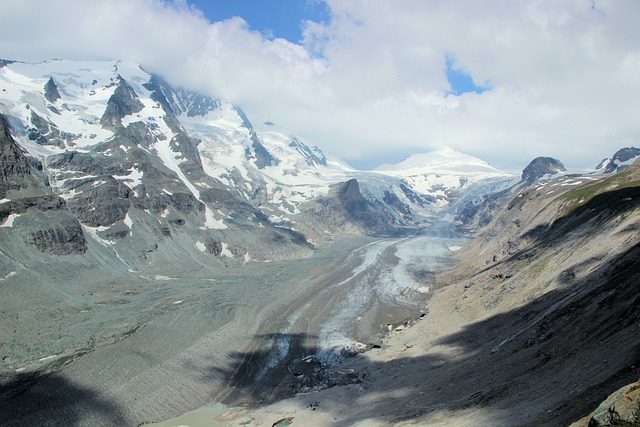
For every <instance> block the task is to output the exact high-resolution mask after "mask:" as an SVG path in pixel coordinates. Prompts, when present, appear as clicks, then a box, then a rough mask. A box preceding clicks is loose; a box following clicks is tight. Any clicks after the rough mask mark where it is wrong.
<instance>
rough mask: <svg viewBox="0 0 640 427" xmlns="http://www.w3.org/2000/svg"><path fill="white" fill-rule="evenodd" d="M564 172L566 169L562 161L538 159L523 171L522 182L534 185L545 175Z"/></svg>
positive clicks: (546, 158) (545, 158) (547, 158)
mask: <svg viewBox="0 0 640 427" xmlns="http://www.w3.org/2000/svg"><path fill="white" fill-rule="evenodd" d="M563 171H566V169H565V167H564V165H563V164H562V163H561V162H560V160H558V159H554V158H552V157H536V158H535V159H533V160H532V161H531V163H529V165H528V166H527V167H526V168H524V170H523V171H522V180H523V181H526V182H528V183H532V182H534V181H535V180H537V179H539V178H542V177H543V176H545V175H555V174H556V173H558V172H563Z"/></svg>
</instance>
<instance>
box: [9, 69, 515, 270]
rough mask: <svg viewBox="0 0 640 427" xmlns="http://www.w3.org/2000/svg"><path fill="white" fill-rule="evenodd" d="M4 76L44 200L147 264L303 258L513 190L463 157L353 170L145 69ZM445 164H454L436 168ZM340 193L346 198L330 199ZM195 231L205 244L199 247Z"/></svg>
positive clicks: (504, 178) (16, 137)
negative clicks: (497, 188) (207, 258)
mask: <svg viewBox="0 0 640 427" xmlns="http://www.w3.org/2000/svg"><path fill="white" fill-rule="evenodd" d="M3 64H4V66H3V68H1V69H0V85H1V86H2V92H1V93H0V113H1V114H4V115H5V116H6V118H7V120H6V122H7V123H8V124H9V126H10V128H11V131H10V132H9V131H7V132H8V133H7V138H9V139H12V140H13V144H12V146H16V147H19V150H21V151H22V152H23V153H24V155H25V156H26V157H25V158H27V159H29V160H28V161H29V162H31V163H32V164H33V165H34V166H35V169H36V170H39V173H40V175H42V179H44V180H45V182H48V184H45V186H44V187H47V188H44V187H43V191H45V190H46V191H48V192H49V194H50V195H57V196H59V197H61V198H62V199H63V201H64V204H61V206H63V208H64V209H65V210H67V211H68V212H70V213H71V214H72V215H73V216H75V217H76V219H77V221H78V222H79V223H80V224H81V225H82V227H81V232H80V233H75V231H74V233H72V234H79V235H80V236H81V238H82V239H84V240H95V241H96V242H98V243H100V244H102V245H105V244H106V245H109V246H113V247H118V246H123V249H124V247H127V248H129V250H133V251H134V252H137V253H138V257H140V256H143V255H144V258H146V262H147V264H148V265H151V264H149V263H153V257H154V255H153V254H154V252H156V248H160V249H158V250H162V247H163V246H171V245H172V244H173V243H175V242H171V240H172V239H171V238H172V237H173V236H177V235H179V236H181V237H180V238H181V239H182V240H183V243H182V244H181V246H182V250H184V249H185V247H184V244H187V243H188V240H189V239H191V243H190V245H188V244H187V246H188V247H189V249H188V251H194V250H197V251H200V252H203V253H211V254H214V255H215V256H216V257H218V258H220V255H221V254H222V253H223V252H222V251H218V250H210V249H206V248H215V247H218V248H219V247H223V246H224V247H227V248H230V250H229V251H226V252H224V253H226V254H227V255H228V254H229V253H231V254H233V256H227V257H226V258H225V257H223V263H228V262H231V261H239V262H246V261H247V260H249V259H257V260H266V259H274V258H275V259H277V258H279V257H291V256H296V257H297V256H300V255H303V254H304V253H305V252H307V253H308V250H309V248H310V247H312V246H314V245H321V244H322V243H323V241H326V240H327V239H332V238H333V236H335V235H338V236H339V235H342V234H345V233H347V234H350V233H362V232H365V233H389V232H397V231H401V230H404V229H407V228H412V227H413V228H415V227H418V226H419V223H420V221H423V220H425V219H426V220H428V219H429V218H430V217H432V216H433V215H435V214H437V213H438V212H439V211H440V210H441V209H442V208H443V207H446V206H447V205H448V204H449V203H450V202H451V201H452V200H454V199H456V198H457V197H459V196H460V194H461V193H463V192H464V189H465V188H467V187H469V186H470V185H471V184H473V183H474V182H480V181H483V180H486V179H493V180H498V181H501V182H505V183H506V182H509V181H510V180H511V178H512V177H511V175H509V174H506V173H503V172H501V171H498V170H496V169H493V168H491V167H489V166H488V165H486V164H484V165H482V166H481V167H479V168H478V167H476V166H473V167H471V169H470V168H469V165H474V164H476V165H479V164H481V163H482V162H480V161H479V160H478V159H474V158H472V157H471V156H466V157H465V156H463V155H461V154H460V153H456V152H455V151H453V150H449V151H446V150H445V151H446V152H443V154H439V153H433V154H432V155H431V157H427V158H425V159H424V160H425V161H426V162H427V163H426V164H425V165H423V167H422V168H420V167H419V165H417V166H418V167H417V168H416V167H415V166H416V165H414V166H413V167H412V169H411V173H407V171H408V169H407V168H406V167H405V166H403V165H398V167H397V168H395V170H394V171H392V172H389V171H381V172H361V171H354V170H352V169H350V168H348V167H345V166H343V164H342V163H341V162H339V161H337V160H335V159H331V158H328V157H327V156H325V154H324V153H322V151H320V149H319V148H317V147H310V146H308V145H307V144H306V143H305V142H304V141H303V140H302V139H301V138H299V137H296V136H292V135H290V134H287V133H286V132H285V131H281V130H279V129H278V128H277V127H276V126H274V125H270V126H267V127H266V128H265V130H264V131H260V132H258V131H257V130H256V129H255V128H254V126H253V125H252V123H251V122H250V120H249V118H248V117H247V116H246V114H245V113H244V112H243V111H242V110H241V109H240V108H239V107H237V106H234V105H231V104H229V103H226V102H224V101H222V100H219V99H213V98H210V97H206V96H202V95H200V94H196V93H193V92H189V91H186V90H184V89H174V88H173V87H171V86H170V85H169V84H168V83H167V82H166V81H165V80H163V79H162V78H161V77H159V76H155V75H152V74H148V73H147V72H146V71H144V70H143V69H142V68H140V67H139V66H137V65H136V64H130V63H122V62H120V61H116V62H113V63H104V62H97V63H83V62H80V63H76V62H72V61H46V62H43V63H38V64H25V63H20V62H11V61H5V62H3ZM6 128H7V126H5V129H6ZM434 156H435V157H434ZM438 156H441V157H442V156H444V159H445V162H444V163H443V162H442V161H440V162H439V163H437V164H436V167H433V166H431V167H430V166H429V165H428V163H429V160H428V159H429V158H430V159H434V158H438ZM431 161H432V162H433V160H431ZM456 162H457V163H456ZM38 164H40V165H38ZM443 164H448V165H449V166H451V165H454V164H457V165H458V166H457V167H453V168H449V169H450V170H443V169H442V165H443ZM474 167H475V168H476V169H473V168H474ZM353 180H357V182H355V183H353ZM350 183H353V184H355V185H352V184H350ZM341 186H346V187H345V188H348V189H350V190H349V191H348V192H347V194H349V196H348V197H345V194H344V193H342V192H341V191H339V190H332V189H336V188H340V187H341ZM487 191H490V189H489V188H487ZM17 196H18V195H16V197H17ZM20 196H21V197H22V196H24V194H20ZM16 197H14V198H16ZM356 199H357V200H358V202H357V203H355V200H356ZM10 206H13V205H10V204H9V205H6V206H5V210H6V209H9V207H10ZM352 209H355V211H353V212H351V210H352ZM356 211H358V212H356ZM7 212H8V214H7V215H9V214H17V212H13V211H10V210H7ZM364 212H368V213H366V214H365V213H364ZM7 228H9V229H11V228H21V221H17V222H16V223H15V227H7ZM135 228H140V229H144V228H147V229H149V228H150V229H151V230H153V231H152V233H151V234H152V235H153V236H154V237H151V238H150V237H149V235H148V234H147V236H145V237H144V240H147V243H146V244H144V245H143V246H142V247H141V246H140V244H139V243H138V242H133V241H131V237H132V235H133V234H136V233H135V231H134V229H135ZM238 229H241V230H240V231H239V232H236V231H237V230H238ZM192 230H204V231H202V232H201V234H202V236H200V237H199V238H198V239H195V238H193V236H194V234H195V233H193V232H192ZM225 230H226V231H225ZM248 230H251V232H250V233H249V232H248ZM9 231H10V230H5V232H9ZM76 231H77V230H76ZM190 236H191V237H190ZM274 241H275V242H278V243H277V245H276V246H275V247H273V246H272V245H271V243H270V242H274ZM248 242H251V243H248ZM249 247H251V248H252V250H251V251H249V250H248V248H249ZM267 247H268V250H267V249H266V248H267ZM262 248H264V249H262ZM274 249H276V250H274ZM47 250H48V251H49V252H50V253H54V254H55V253H60V254H63V253H66V252H65V250H62V251H59V250H58V249H56V248H49V249H47ZM171 250H172V249H170V248H169V247H168V248H167V251H171ZM137 262H138V261H137V260H127V261H126V263H128V264H132V263H133V264H135V263H137ZM140 268H143V266H140ZM146 268H148V266H147V267H146Z"/></svg>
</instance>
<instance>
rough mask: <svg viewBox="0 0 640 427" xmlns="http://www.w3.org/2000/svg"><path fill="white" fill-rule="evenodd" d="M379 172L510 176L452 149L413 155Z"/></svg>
mask: <svg viewBox="0 0 640 427" xmlns="http://www.w3.org/2000/svg"><path fill="white" fill-rule="evenodd" d="M375 170H376V171H377V172H387V173H391V174H394V175H401V176H410V175H417V174H432V173H436V174H442V175H459V174H469V175H479V176H482V175H484V176H504V175H509V174H508V173H506V172H503V171H500V170H498V169H496V168H494V167H493V166H491V165H489V164H488V163H487V162H485V161H484V160H481V159H479V158H477V157H474V156H470V155H468V154H464V153H461V152H459V151H456V150H454V149H453V148H451V147H443V148H440V149H437V150H433V151H429V152H427V153H416V154H412V155H410V156H409V157H407V158H406V159H404V160H402V161H401V162H398V163H395V164H388V163H387V164H383V165H381V166H379V167H377V168H376V169H375Z"/></svg>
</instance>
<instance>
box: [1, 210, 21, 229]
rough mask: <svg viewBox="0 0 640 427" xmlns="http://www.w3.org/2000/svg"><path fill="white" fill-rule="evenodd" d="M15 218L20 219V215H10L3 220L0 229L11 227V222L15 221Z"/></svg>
mask: <svg viewBox="0 0 640 427" xmlns="http://www.w3.org/2000/svg"><path fill="white" fill-rule="evenodd" d="M16 218H20V214H16V213H12V214H10V215H9V216H8V217H7V219H6V220H5V222H4V223H3V224H2V225H0V228H8V227H13V221H15V219H16Z"/></svg>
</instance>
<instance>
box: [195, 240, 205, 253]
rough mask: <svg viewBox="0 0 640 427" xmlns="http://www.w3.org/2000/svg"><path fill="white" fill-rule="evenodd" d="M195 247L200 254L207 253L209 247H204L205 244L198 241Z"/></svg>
mask: <svg viewBox="0 0 640 427" xmlns="http://www.w3.org/2000/svg"><path fill="white" fill-rule="evenodd" d="M195 247H196V248H197V249H198V250H199V251H200V252H203V253H204V252H206V251H207V247H206V246H205V245H204V243H202V242H200V241H198V242H196V243H195Z"/></svg>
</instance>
